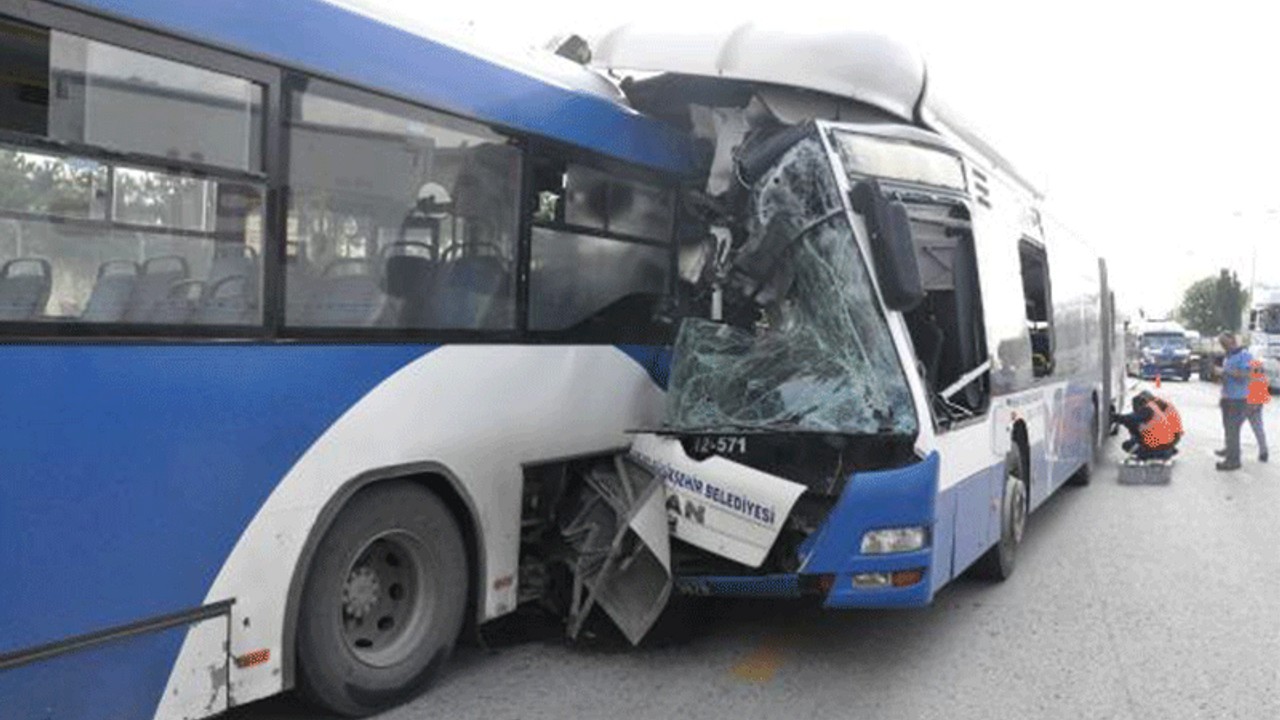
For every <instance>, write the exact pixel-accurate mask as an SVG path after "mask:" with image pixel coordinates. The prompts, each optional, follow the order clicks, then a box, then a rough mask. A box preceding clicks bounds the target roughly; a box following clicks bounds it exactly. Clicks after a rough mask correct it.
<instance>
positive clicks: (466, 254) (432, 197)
mask: <svg viewBox="0 0 1280 720" xmlns="http://www.w3.org/2000/svg"><path fill="white" fill-rule="evenodd" d="M288 126H289V133H290V143H289V147H290V162H289V175H290V178H289V179H290V186H291V189H292V192H291V193H290V207H289V228H290V230H289V238H288V239H289V242H291V243H293V245H294V247H296V248H298V249H299V251H298V252H299V254H298V256H297V258H296V259H295V260H294V262H293V264H294V265H297V266H298V267H299V268H302V267H309V268H311V269H312V270H311V272H310V273H309V275H308V276H307V279H306V280H305V281H298V280H294V281H291V279H290V278H289V277H286V285H285V296H286V311H285V321H286V324H288V325H291V326H294V327H346V328H359V327H382V328H397V329H414V330H428V329H464V330H503V329H507V330H509V329H513V328H514V327H515V309H516V302H515V267H514V265H515V256H516V252H515V248H516V235H517V233H518V227H519V224H518V217H519V189H520V173H521V154H520V151H519V150H518V149H516V148H515V147H514V146H512V145H511V144H510V143H509V142H508V141H507V140H506V138H504V137H503V136H501V135H498V134H496V133H494V132H492V131H491V130H489V129H488V128H486V127H485V126H483V125H480V124H478V123H474V122H469V121H465V120H460V119H457V118H453V117H450V116H447V115H444V114H442V113H437V112H435V111H432V110H429V109H427V108H422V107H418V106H415V105H410V104H408V103H402V102H399V101H394V100H390V99H386V98H381V97H376V96H373V95H370V94H367V93H363V92H359V91H356V90H352V89H349V88H345V87H341V86H336V85H332V84H330V83H326V82H322V81H319V80H309V81H308V82H307V84H306V89H305V90H303V91H300V92H294V93H293V94H292V96H291V97H290V115H289V120H288ZM294 275H295V276H296V277H299V278H300V277H302V273H301V272H295V273H294Z"/></svg>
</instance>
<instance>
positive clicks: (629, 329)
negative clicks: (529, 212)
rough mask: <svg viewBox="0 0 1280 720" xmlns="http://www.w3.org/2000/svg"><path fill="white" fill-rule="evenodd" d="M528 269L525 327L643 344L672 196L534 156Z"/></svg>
mask: <svg viewBox="0 0 1280 720" xmlns="http://www.w3.org/2000/svg"><path fill="white" fill-rule="evenodd" d="M536 163H537V164H536V169H535V170H534V180H535V188H534V192H535V193H536V197H537V200H538V202H537V204H536V208H537V209H536V210H535V216H534V226H533V231H532V253H531V258H530V269H529V329H530V330H532V331H535V332H551V331H556V332H563V333H567V334H569V335H572V336H574V337H575V338H579V339H593V340H600V341H614V342H645V341H646V338H647V336H648V334H649V332H648V331H650V330H653V328H652V320H653V313H654V309H655V307H656V304H657V302H658V300H659V299H660V298H661V297H662V295H663V293H664V292H665V291H666V288H667V283H668V275H669V270H670V267H671V262H672V250H671V242H670V237H669V236H670V232H671V214H672V212H673V204H672V201H673V197H674V193H673V192H672V191H671V190H670V189H669V188H665V187H662V186H660V185H657V184H654V183H648V182H642V181H637V180H630V179H624V178H620V177H617V176H614V175H611V174H608V173H604V172H602V171H599V170H595V169H592V168H587V167H585V166H582V165H576V164H569V165H562V164H557V163H554V162H550V161H547V160H545V159H540V160H538V161H536Z"/></svg>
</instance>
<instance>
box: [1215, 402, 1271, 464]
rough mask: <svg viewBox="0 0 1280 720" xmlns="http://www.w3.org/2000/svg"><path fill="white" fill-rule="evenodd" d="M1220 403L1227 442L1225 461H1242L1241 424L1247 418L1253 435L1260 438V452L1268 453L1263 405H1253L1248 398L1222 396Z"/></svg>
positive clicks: (1261, 453) (1262, 453)
mask: <svg viewBox="0 0 1280 720" xmlns="http://www.w3.org/2000/svg"><path fill="white" fill-rule="evenodd" d="M1220 404H1221V406H1222V432H1223V434H1224V435H1225V436H1226V442H1227V454H1226V457H1225V458H1224V459H1225V461H1226V462H1228V463H1232V464H1237V463H1239V462H1240V426H1242V425H1244V421H1245V420H1248V421H1249V427H1251V428H1253V436H1254V437H1255V438H1256V439H1257V440H1258V454H1259V455H1266V454H1267V434H1266V431H1265V430H1263V428H1262V406H1261V405H1251V404H1250V403H1249V402H1248V401H1247V400H1243V399H1241V400H1233V399H1230V398H1222V400H1221V401H1220Z"/></svg>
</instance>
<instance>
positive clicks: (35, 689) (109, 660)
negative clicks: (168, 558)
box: [0, 617, 227, 720]
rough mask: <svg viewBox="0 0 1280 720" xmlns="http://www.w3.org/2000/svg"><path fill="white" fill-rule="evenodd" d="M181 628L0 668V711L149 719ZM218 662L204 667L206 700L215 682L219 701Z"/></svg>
mask: <svg viewBox="0 0 1280 720" xmlns="http://www.w3.org/2000/svg"><path fill="white" fill-rule="evenodd" d="M205 622H213V623H221V624H222V625H223V626H224V628H225V626H226V624H227V620H226V618H222V617H219V618H214V619H212V620H206V621H205ZM186 633H187V628H186V627H175V628H170V629H168V630H164V631H162V632H153V633H147V634H144V635H133V636H130V637H126V638H122V639H119V640H114V641H112V642H110V643H106V644H103V645H99V646H95V647H91V648H88V649H85V650H81V651H79V652H74V653H69V654H66V655H59V656H57V657H54V658H51V659H49V660H42V661H40V662H38V663H34V664H31V665H23V666H20V667H16V668H12V669H9V670H3V671H0V698H4V704H3V708H4V709H3V715H4V717H5V718H6V720H50V719H54V720H149V718H151V717H153V716H154V715H155V712H156V704H157V702H158V701H159V699H160V694H161V693H163V692H164V687H165V684H166V683H167V682H168V680H169V671H170V670H171V669H172V665H173V661H174V658H176V657H177V655H178V649H179V648H180V647H181V646H182V639H183V638H184V637H185V636H186ZM224 633H225V629H224ZM224 667H225V666H223V665H219V666H217V667H212V668H208V671H209V673H210V675H209V677H208V678H207V681H208V685H209V688H210V693H209V698H208V701H209V702H210V704H211V705H212V704H213V703H214V701H215V700H216V699H217V698H216V697H215V696H214V693H213V688H214V687H217V686H218V685H219V684H221V685H222V687H223V689H224V693H223V695H222V697H221V701H222V703H225V702H226V696H225V682H224V681H225V678H226V676H225V673H223V674H220V675H219V676H218V677H216V678H215V677H214V674H215V673H218V672H219V671H221V670H223V669H224ZM201 679H202V680H206V678H201ZM220 681H221V682H220ZM201 700H202V701H203V700H205V699H204V698H201ZM209 709H210V711H211V712H213V711H217V710H221V709H224V705H223V704H217V705H214V706H213V707H211V708H209Z"/></svg>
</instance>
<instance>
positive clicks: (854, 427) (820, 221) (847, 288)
mask: <svg viewBox="0 0 1280 720" xmlns="http://www.w3.org/2000/svg"><path fill="white" fill-rule="evenodd" d="M841 207H842V206H841V203H840V199H839V195H838V189H837V186H836V184H835V179H834V176H833V175H832V174H831V171H830V168H829V166H828V164H827V159H826V155H825V153H824V152H823V149H822V146H821V144H820V143H819V141H818V140H817V139H816V138H812V137H811V138H808V139H805V140H801V141H800V142H798V143H797V144H796V145H795V146H793V147H792V148H791V149H790V150H788V151H787V152H786V153H785V154H784V155H783V156H782V157H781V159H780V160H779V161H778V162H777V163H776V164H775V165H774V166H773V168H772V169H771V170H769V171H768V172H766V173H765V174H764V175H763V176H762V177H761V178H760V179H759V180H758V181H757V182H756V183H755V184H754V185H753V186H752V189H751V200H750V210H751V213H750V220H749V222H748V227H747V230H748V235H749V238H748V240H747V242H746V243H745V244H744V247H751V246H752V245H753V242H754V239H755V238H756V237H757V236H758V235H759V234H761V233H764V232H765V230H766V228H768V227H770V224H771V222H772V223H774V224H776V223H777V220H778V216H790V217H789V218H787V221H788V224H787V227H791V228H795V230H794V231H793V232H791V233H790V234H789V236H788V237H789V238H790V242H788V243H787V245H786V251H785V254H784V255H783V256H782V259H781V261H780V262H779V263H778V265H779V266H780V267H779V269H778V270H777V274H779V275H785V276H786V277H787V280H788V283H787V284H785V285H784V286H783V287H785V292H783V293H780V295H779V297H774V298H772V299H771V300H770V302H768V303H767V304H763V305H762V306H761V308H760V316H761V320H760V321H759V322H758V323H757V324H756V326H755V327H754V328H750V329H746V328H740V327H733V326H730V325H728V324H724V323H717V322H712V321H708V320H702V319H694V318H691V319H687V320H685V321H684V323H683V324H682V325H681V328H680V332H679V334H678V336H677V339H676V346H675V357H674V359H673V365H672V373H671V384H670V388H669V392H668V396H667V403H668V406H667V421H668V425H669V426H671V427H673V428H674V429H677V430H710V429H724V428H734V429H778V428H787V429H795V430H815V431H826V432H839V433H849V434H863V433H868V434H873V433H880V432H888V433H900V434H914V433H915V432H916V416H915V411H914V409H913V405H912V402H911V395H910V392H909V391H908V389H907V383H906V379H905V377H904V375H903V372H902V369H901V366H900V364H899V363H898V360H897V356H896V354H895V352H894V349H893V346H892V341H891V339H890V335H889V329H888V326H887V324H886V322H885V319H884V316H883V313H882V312H881V310H880V308H879V306H878V305H877V303H876V299H875V295H874V294H873V292H872V289H871V282H870V278H869V276H868V272H867V268H866V266H865V265H864V264H863V262H862V258H861V256H860V255H859V253H858V250H857V248H856V246H855V244H854V242H855V241H854V236H853V231H852V229H851V228H850V225H849V221H848V218H847V217H846V215H845V214H844V212H843V211H841Z"/></svg>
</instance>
